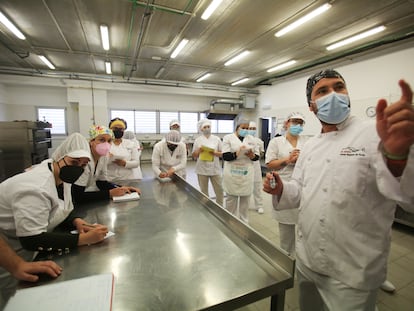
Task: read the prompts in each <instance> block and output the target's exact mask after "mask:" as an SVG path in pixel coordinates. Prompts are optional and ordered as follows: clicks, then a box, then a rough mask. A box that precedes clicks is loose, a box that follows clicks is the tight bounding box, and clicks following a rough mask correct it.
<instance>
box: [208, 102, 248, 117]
mask: <svg viewBox="0 0 414 311" xmlns="http://www.w3.org/2000/svg"><path fill="white" fill-rule="evenodd" d="M242 103H243V101H242V100H240V99H213V100H212V101H211V102H210V110H207V111H205V114H206V116H207V119H212V120H234V118H236V117H237V115H238V114H239V105H241V104H242ZM236 106H237V109H236Z"/></svg>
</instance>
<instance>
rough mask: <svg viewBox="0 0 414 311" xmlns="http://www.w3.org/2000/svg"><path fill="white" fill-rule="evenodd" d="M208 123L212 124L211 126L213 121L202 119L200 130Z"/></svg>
mask: <svg viewBox="0 0 414 311" xmlns="http://www.w3.org/2000/svg"><path fill="white" fill-rule="evenodd" d="M206 125H210V127H211V121H210V120H209V119H202V120H200V121H198V129H199V130H200V131H201V129H202V128H203V127H205V126H206Z"/></svg>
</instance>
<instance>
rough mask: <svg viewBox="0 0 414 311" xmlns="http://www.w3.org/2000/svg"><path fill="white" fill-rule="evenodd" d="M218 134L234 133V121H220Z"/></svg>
mask: <svg viewBox="0 0 414 311" xmlns="http://www.w3.org/2000/svg"><path fill="white" fill-rule="evenodd" d="M217 123H218V124H217V127H218V129H217V133H233V132H234V121H233V120H218V122H217Z"/></svg>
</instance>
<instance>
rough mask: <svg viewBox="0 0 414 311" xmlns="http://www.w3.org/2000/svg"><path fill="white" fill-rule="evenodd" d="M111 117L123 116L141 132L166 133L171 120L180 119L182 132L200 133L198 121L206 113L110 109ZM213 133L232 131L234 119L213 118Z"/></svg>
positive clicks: (134, 129) (130, 125)
mask: <svg viewBox="0 0 414 311" xmlns="http://www.w3.org/2000/svg"><path fill="white" fill-rule="evenodd" d="M110 115H111V119H113V118H116V117H118V118H121V119H124V120H125V121H126V122H127V125H128V130H129V131H133V132H134V133H139V134H166V133H168V132H169V131H170V122H171V120H174V119H175V120H179V121H180V125H181V129H180V131H181V133H183V134H196V133H198V121H199V120H201V119H204V118H205V117H206V116H205V113H198V112H181V111H159V112H158V111H155V110H153V111H144V110H138V111H135V110H110ZM211 125H212V127H211V131H212V133H232V132H233V121H232V120H211Z"/></svg>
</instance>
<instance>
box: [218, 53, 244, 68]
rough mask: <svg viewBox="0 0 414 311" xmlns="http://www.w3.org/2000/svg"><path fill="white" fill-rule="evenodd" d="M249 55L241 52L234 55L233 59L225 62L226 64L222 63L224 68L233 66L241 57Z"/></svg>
mask: <svg viewBox="0 0 414 311" xmlns="http://www.w3.org/2000/svg"><path fill="white" fill-rule="evenodd" d="M249 53H250V51H244V52H241V53H240V54H238V55H236V56H235V57H233V58H232V59H230V60H229V61H227V62H226V63H224V66H230V65H231V64H233V63H235V62H238V61H239V60H241V59H242V58H243V57H245V56H247V55H248V54H249Z"/></svg>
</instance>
